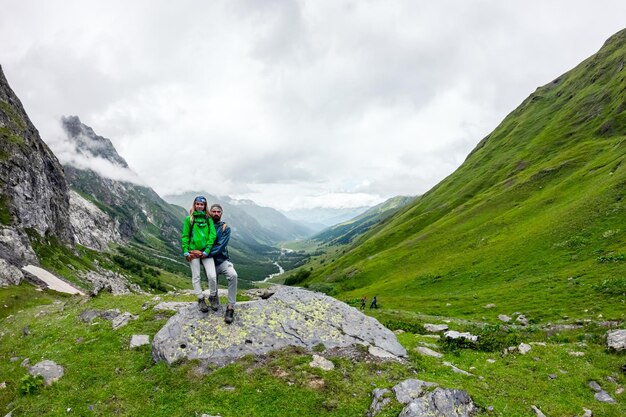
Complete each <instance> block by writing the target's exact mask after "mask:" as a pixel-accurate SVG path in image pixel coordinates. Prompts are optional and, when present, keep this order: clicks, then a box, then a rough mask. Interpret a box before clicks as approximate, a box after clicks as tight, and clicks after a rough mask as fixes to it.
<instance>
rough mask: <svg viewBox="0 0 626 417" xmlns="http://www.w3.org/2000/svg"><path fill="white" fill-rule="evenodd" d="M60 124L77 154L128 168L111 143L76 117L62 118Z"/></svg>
mask: <svg viewBox="0 0 626 417" xmlns="http://www.w3.org/2000/svg"><path fill="white" fill-rule="evenodd" d="M61 124H62V126H63V129H64V130H65V132H66V133H67V137H68V138H69V139H70V140H71V141H72V143H73V144H74V147H75V149H76V151H77V152H79V153H81V154H83V155H85V156H87V157H94V156H95V157H100V158H103V159H106V160H107V161H110V162H112V163H113V164H115V165H118V166H121V167H123V168H128V164H127V163H126V161H125V160H124V158H122V157H121V156H120V155H119V154H118V153H117V151H116V150H115V147H114V146H113V143H111V141H110V140H109V139H107V138H105V137H102V136H99V135H97V134H96V132H94V130H93V129H92V128H91V127H89V126H87V125H86V124H84V123H82V122H81V121H80V118H79V117H78V116H63V117H61Z"/></svg>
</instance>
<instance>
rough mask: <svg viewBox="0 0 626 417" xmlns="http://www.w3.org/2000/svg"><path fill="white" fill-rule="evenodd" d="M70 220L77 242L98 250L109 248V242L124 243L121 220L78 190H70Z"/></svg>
mask: <svg viewBox="0 0 626 417" xmlns="http://www.w3.org/2000/svg"><path fill="white" fill-rule="evenodd" d="M70 222H71V224H72V232H73V233H74V239H75V241H76V243H80V244H81V245H83V246H86V247H88V248H91V249H95V250H97V251H106V250H108V249H109V243H123V242H124V239H122V235H121V234H120V231H119V222H117V221H116V220H113V219H112V218H111V217H109V215H108V214H106V213H105V212H103V211H102V210H100V209H99V208H98V207H97V206H96V205H95V204H93V203H92V202H91V201H88V200H86V199H84V198H83V197H82V196H81V195H80V194H78V193H77V192H76V191H74V190H71V191H70Z"/></svg>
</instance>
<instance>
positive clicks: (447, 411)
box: [367, 379, 477, 417]
mask: <svg viewBox="0 0 626 417" xmlns="http://www.w3.org/2000/svg"><path fill="white" fill-rule="evenodd" d="M392 391H393V393H394V394H395V397H396V400H397V401H398V402H399V403H401V404H404V405H405V407H404V409H403V410H402V412H401V413H400V414H399V415H398V417H422V416H432V417H470V416H472V415H474V414H475V413H476V412H477V409H476V406H475V405H474V402H473V401H472V399H471V397H470V396H469V394H468V393H467V392H466V391H461V390H457V389H449V388H439V387H437V384H436V383H434V382H426V381H421V380H419V379H407V380H406V381H402V382H401V383H399V384H397V385H395V386H394V387H393V388H392ZM389 393H390V391H389V390H387V389H382V390H381V389H378V388H377V389H375V390H374V392H373V393H372V395H373V397H374V401H373V402H372V405H371V406H370V409H369V412H368V413H367V416H368V417H373V416H375V415H376V414H378V413H379V412H380V411H381V409H382V408H383V407H384V406H385V405H387V404H388V403H389V401H388V396H387V394H389Z"/></svg>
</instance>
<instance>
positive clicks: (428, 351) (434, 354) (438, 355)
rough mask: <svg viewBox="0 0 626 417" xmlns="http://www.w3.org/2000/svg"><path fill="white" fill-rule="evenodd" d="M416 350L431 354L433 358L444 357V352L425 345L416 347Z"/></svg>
mask: <svg viewBox="0 0 626 417" xmlns="http://www.w3.org/2000/svg"><path fill="white" fill-rule="evenodd" d="M415 351H416V352H418V353H419V354H421V355H424V356H430V357H433V358H443V354H442V353H439V352H436V351H434V350H432V349H429V348H427V347H424V346H417V347H416V348H415Z"/></svg>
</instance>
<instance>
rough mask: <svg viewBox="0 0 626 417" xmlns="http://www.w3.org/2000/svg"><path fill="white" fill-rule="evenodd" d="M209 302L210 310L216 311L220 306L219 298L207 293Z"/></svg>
mask: <svg viewBox="0 0 626 417" xmlns="http://www.w3.org/2000/svg"><path fill="white" fill-rule="evenodd" d="M209 304H210V305H211V310H213V311H217V309H218V308H219V306H220V299H219V298H218V296H217V295H209Z"/></svg>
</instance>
